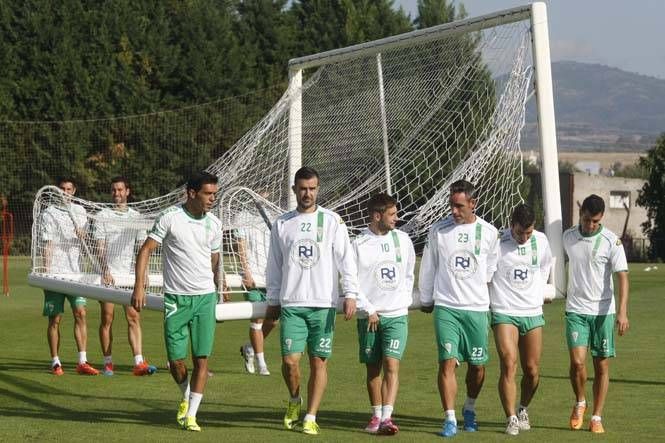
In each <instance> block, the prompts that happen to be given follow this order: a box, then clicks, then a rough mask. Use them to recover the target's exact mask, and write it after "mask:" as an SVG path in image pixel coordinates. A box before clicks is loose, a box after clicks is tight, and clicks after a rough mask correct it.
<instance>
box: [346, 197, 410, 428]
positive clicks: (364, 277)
mask: <svg viewBox="0 0 665 443" xmlns="http://www.w3.org/2000/svg"><path fill="white" fill-rule="evenodd" d="M367 213H368V216H369V219H370V223H369V226H368V227H367V228H366V229H365V230H363V231H362V232H361V233H360V235H359V236H358V237H356V239H355V240H354V241H353V243H352V246H353V251H354V254H355V258H356V262H357V264H358V280H359V284H360V287H359V297H358V298H359V302H358V303H359V305H358V343H359V357H360V362H361V363H364V364H365V365H366V366H367V392H368V393H369V401H370V406H371V407H372V418H371V419H370V421H369V423H368V424H367V427H365V431H367V432H369V433H370V434H377V433H378V434H381V435H394V434H396V433H397V432H398V431H399V428H398V427H397V425H396V424H395V423H393V420H392V413H393V408H394V406H395V400H396V398H397V390H398V388H399V363H400V360H401V359H402V356H403V355H404V350H405V349H406V341H407V337H408V333H409V318H408V313H409V311H408V309H409V306H410V305H411V303H412V301H413V299H412V292H413V281H414V275H413V270H414V267H415V265H416V253H415V251H414V249H413V243H411V239H410V238H409V236H408V235H407V234H406V233H404V232H402V231H400V230H398V229H395V225H396V223H397V220H398V217H397V200H395V199H394V198H393V197H391V196H389V195H387V194H377V195H375V196H373V197H371V198H370V199H369V201H368V202H367ZM382 368H383V379H382V378H381V369H382Z"/></svg>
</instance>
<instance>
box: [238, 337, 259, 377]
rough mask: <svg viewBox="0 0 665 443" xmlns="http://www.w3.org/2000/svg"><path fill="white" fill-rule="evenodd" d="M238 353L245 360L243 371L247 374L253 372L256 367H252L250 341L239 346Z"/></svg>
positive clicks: (252, 353)
mask: <svg viewBox="0 0 665 443" xmlns="http://www.w3.org/2000/svg"><path fill="white" fill-rule="evenodd" d="M240 355H242V359H243V360H244V361H245V371H247V372H248V373H249V374H254V373H255V372H256V368H255V367H254V348H252V345H251V344H250V343H245V344H244V345H242V346H241V347H240Z"/></svg>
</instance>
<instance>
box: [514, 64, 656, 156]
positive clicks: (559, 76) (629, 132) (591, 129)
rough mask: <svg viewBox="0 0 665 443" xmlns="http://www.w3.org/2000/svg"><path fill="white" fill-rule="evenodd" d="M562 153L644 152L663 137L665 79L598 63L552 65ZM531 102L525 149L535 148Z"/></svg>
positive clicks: (559, 142) (533, 104)
mask: <svg viewBox="0 0 665 443" xmlns="http://www.w3.org/2000/svg"><path fill="white" fill-rule="evenodd" d="M552 78H553V81H554V106H555V111H556V123H557V139H558V145H559V149H560V150H564V151H565V150H568V151H644V150H646V149H649V148H650V147H652V146H653V144H654V142H655V140H656V138H657V137H658V135H659V134H660V133H662V132H665V80H662V79H658V78H655V77H648V76H645V75H640V74H635V73H632V72H626V71H622V70H620V69H617V68H611V67H608V66H603V65H597V64H586V63H577V62H569V61H562V62H556V63H553V64H552ZM534 109H535V100H531V101H530V103H529V105H528V106H527V128H526V132H525V137H524V147H525V148H529V147H530V146H534V145H535V144H536V143H535V142H536V140H537V138H536V125H535V121H536V119H535V112H534Z"/></svg>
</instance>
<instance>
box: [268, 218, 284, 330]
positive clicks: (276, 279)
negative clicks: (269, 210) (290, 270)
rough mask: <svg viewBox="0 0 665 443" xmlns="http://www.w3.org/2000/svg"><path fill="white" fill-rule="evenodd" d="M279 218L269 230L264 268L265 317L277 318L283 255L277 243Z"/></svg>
mask: <svg viewBox="0 0 665 443" xmlns="http://www.w3.org/2000/svg"><path fill="white" fill-rule="evenodd" d="M278 223H279V220H277V221H275V223H274V224H273V226H272V229H271V230H270V247H269V248H268V265H267V268H266V301H267V302H268V309H267V310H266V318H271V319H274V320H277V319H278V318H279V313H280V310H281V309H280V300H279V295H280V291H281V289H282V265H283V263H284V257H283V256H282V248H281V247H280V244H279V225H278Z"/></svg>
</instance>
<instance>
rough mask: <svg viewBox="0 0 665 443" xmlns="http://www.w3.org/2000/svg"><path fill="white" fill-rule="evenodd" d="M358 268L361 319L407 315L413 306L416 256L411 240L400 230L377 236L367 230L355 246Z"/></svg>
mask: <svg viewBox="0 0 665 443" xmlns="http://www.w3.org/2000/svg"><path fill="white" fill-rule="evenodd" d="M352 246H353V252H354V255H355V259H356V263H357V264H358V282H359V284H360V286H359V289H360V292H359V294H358V300H359V301H358V318H365V317H367V316H368V315H372V314H373V313H374V312H376V313H378V314H379V315H381V316H385V317H397V316H402V315H407V314H408V310H409V306H411V303H412V302H413V298H412V294H413V281H414V275H413V269H414V267H415V265H416V253H415V251H414V249H413V243H412V242H411V239H410V238H409V236H408V235H407V234H406V233H405V232H403V231H400V230H398V229H393V230H392V231H390V232H388V233H387V234H384V235H377V234H375V233H373V232H372V231H371V230H370V229H369V228H365V229H364V230H363V231H362V232H361V233H360V235H358V236H357V237H356V238H355V240H353V243H352Z"/></svg>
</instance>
